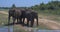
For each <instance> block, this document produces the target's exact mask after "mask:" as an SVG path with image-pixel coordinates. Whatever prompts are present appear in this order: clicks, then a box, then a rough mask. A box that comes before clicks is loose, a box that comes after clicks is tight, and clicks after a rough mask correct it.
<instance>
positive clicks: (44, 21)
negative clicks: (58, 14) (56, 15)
mask: <svg viewBox="0 0 60 32" xmlns="http://www.w3.org/2000/svg"><path fill="white" fill-rule="evenodd" d="M39 23H42V24H44V25H45V26H47V27H48V28H49V29H54V30H58V29H59V30H60V23H58V22H56V21H52V20H47V19H39Z"/></svg>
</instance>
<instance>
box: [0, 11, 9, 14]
mask: <svg viewBox="0 0 60 32" xmlns="http://www.w3.org/2000/svg"><path fill="white" fill-rule="evenodd" d="M0 14H8V13H7V12H5V11H0Z"/></svg>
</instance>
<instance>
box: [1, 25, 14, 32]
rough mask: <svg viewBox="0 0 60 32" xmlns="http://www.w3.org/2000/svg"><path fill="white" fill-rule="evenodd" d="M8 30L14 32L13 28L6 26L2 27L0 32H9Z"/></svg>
mask: <svg viewBox="0 0 60 32" xmlns="http://www.w3.org/2000/svg"><path fill="white" fill-rule="evenodd" d="M8 29H9V31H10V32H13V26H9V28H8V26H4V27H0V32H8Z"/></svg>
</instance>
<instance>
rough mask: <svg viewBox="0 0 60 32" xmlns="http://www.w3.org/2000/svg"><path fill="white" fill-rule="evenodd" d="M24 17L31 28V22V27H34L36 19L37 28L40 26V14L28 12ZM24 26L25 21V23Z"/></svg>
mask: <svg viewBox="0 0 60 32" xmlns="http://www.w3.org/2000/svg"><path fill="white" fill-rule="evenodd" d="M24 17H25V18H27V26H29V21H31V23H30V26H31V27H32V26H33V24H34V19H36V20H37V21H36V22H37V26H38V13H37V12H35V11H32V10H26V12H25V13H24ZM23 24H24V21H23Z"/></svg>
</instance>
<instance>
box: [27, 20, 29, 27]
mask: <svg viewBox="0 0 60 32" xmlns="http://www.w3.org/2000/svg"><path fill="white" fill-rule="evenodd" d="M27 26H28V27H29V20H28V19H27Z"/></svg>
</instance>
